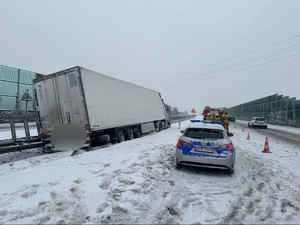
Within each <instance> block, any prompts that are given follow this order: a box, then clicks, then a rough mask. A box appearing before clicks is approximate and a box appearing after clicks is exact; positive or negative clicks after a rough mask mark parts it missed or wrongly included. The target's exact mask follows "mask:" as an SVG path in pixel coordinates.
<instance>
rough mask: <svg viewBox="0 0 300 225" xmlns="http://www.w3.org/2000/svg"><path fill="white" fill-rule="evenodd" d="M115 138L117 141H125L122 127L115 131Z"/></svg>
mask: <svg viewBox="0 0 300 225" xmlns="http://www.w3.org/2000/svg"><path fill="white" fill-rule="evenodd" d="M117 138H118V142H119V143H121V142H123V141H125V133H124V130H123V129H120V130H118V131H117Z"/></svg>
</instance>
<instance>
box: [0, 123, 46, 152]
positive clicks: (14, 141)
mask: <svg viewBox="0 0 300 225" xmlns="http://www.w3.org/2000/svg"><path fill="white" fill-rule="evenodd" d="M17 122H18V125H17V126H16V122H15V121H14V120H11V121H10V123H9V124H2V126H0V127H1V128H2V129H10V133H11V137H12V138H11V139H5V140H0V154H1V153H7V152H13V151H18V150H24V149H29V148H34V147H39V146H42V142H41V137H40V126H39V123H38V121H36V128H37V134H38V135H37V136H32V135H30V131H29V124H28V121H27V120H24V121H23V126H20V123H19V122H20V121H17ZM31 125H32V124H31ZM17 127H24V132H25V137H21V138H17V132H16V130H17V129H16V128H17ZM0 132H1V129H0Z"/></svg>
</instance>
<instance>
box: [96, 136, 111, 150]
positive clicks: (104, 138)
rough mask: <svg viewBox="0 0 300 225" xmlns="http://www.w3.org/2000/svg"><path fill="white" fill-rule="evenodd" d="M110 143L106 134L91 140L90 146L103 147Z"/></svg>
mask: <svg viewBox="0 0 300 225" xmlns="http://www.w3.org/2000/svg"><path fill="white" fill-rule="evenodd" d="M109 142H110V137H109V135H108V134H105V135H99V136H96V137H94V138H93V139H92V146H93V147H94V146H99V145H104V144H107V143H109Z"/></svg>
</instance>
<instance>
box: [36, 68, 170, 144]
mask: <svg viewBox="0 0 300 225" xmlns="http://www.w3.org/2000/svg"><path fill="white" fill-rule="evenodd" d="M33 85H34V91H35V96H36V109H37V115H38V118H39V121H40V124H41V136H42V138H43V140H44V142H45V143H46V142H47V140H48V142H49V140H51V139H50V137H51V131H53V129H54V128H55V127H56V126H61V125H63V124H79V125H80V126H82V127H84V129H85V130H86V133H87V139H86V143H85V145H88V146H97V145H101V144H104V143H107V142H115V143H116V142H123V141H125V140H132V139H134V138H139V137H141V135H143V134H145V133H149V132H152V131H161V130H163V129H166V128H168V127H170V122H169V116H168V110H169V109H168V107H167V106H166V105H165V104H164V101H163V99H162V98H161V95H160V93H159V92H156V91H153V90H150V89H147V88H144V87H141V86H138V85H135V84H132V83H129V82H125V81H122V80H118V79H115V78H113V77H110V76H107V75H104V74H101V73H97V72H94V71H91V70H88V69H85V68H83V67H79V66H77V67H73V68H70V69H66V70H63V71H60V72H57V73H53V74H50V75H47V76H45V77H43V78H39V79H35V80H34V81H33Z"/></svg>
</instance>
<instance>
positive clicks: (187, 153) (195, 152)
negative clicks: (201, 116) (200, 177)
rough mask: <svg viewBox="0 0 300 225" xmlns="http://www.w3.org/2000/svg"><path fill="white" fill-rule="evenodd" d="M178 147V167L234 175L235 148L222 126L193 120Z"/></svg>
mask: <svg viewBox="0 0 300 225" xmlns="http://www.w3.org/2000/svg"><path fill="white" fill-rule="evenodd" d="M191 122H192V123H191V124H190V125H189V126H188V127H187V128H186V129H185V130H183V131H181V132H182V135H181V136H180V138H179V139H178V141H177V145H176V165H177V167H180V166H183V165H186V166H195V167H209V168H217V169H226V170H228V172H229V174H232V173H234V165H235V147H234V145H233V143H232V141H231V140H230V138H229V136H233V134H231V133H229V134H227V133H226V132H225V130H224V128H223V126H222V125H220V124H213V123H207V122H204V121H202V120H191Z"/></svg>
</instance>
